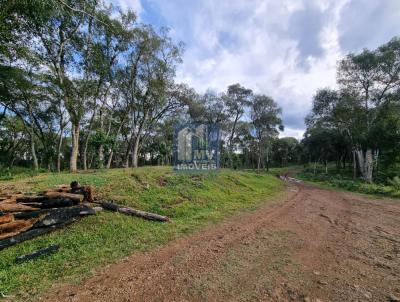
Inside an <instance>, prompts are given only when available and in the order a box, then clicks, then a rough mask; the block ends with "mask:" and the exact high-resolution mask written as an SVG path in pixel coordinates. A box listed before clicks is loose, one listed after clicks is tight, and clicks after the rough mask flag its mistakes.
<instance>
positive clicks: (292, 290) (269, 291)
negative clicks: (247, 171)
mask: <svg viewBox="0 0 400 302" xmlns="http://www.w3.org/2000/svg"><path fill="white" fill-rule="evenodd" d="M399 297H400V202H398V201H393V200H387V199H371V198H368V197H364V196H360V195H356V194H351V193H345V192H337V191H333V190H326V189H321V188H316V187H312V186H308V185H304V184H295V185H290V186H289V187H288V192H287V194H286V197H285V198H283V200H281V201H280V202H278V203H275V204H273V205H266V206H264V207H263V208H260V209H259V210H257V211H254V212H250V213H244V214H240V215H237V216H235V217H231V218H229V219H228V220H226V221H225V222H223V223H221V224H218V225H215V226H211V227H209V228H208V229H207V230H205V231H202V232H199V233H197V234H194V235H191V236H188V237H186V238H183V239H180V240H176V241H173V242H171V243H170V244H168V245H167V246H164V247H161V248H159V249H156V250H154V251H151V252H147V253H137V254H134V255H132V256H130V257H127V258H126V259H124V260H122V261H120V262H119V263H117V264H114V265H111V266H109V267H106V268H105V269H104V271H103V272H102V273H101V274H98V275H96V276H94V277H92V278H90V279H89V280H87V281H86V282H85V283H84V284H81V285H77V286H71V285H63V286H61V287H60V286H58V287H57V288H55V289H54V290H53V293H52V294H51V295H49V296H47V297H45V298H43V300H46V301H107V302H110V301H397V300H396V299H397V298H399ZM399 301H400V300H399Z"/></svg>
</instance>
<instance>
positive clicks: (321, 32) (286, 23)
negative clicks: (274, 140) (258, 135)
mask: <svg viewBox="0 0 400 302" xmlns="http://www.w3.org/2000/svg"><path fill="white" fill-rule="evenodd" d="M110 1H112V2H114V3H115V4H118V5H120V6H121V7H122V8H123V9H127V8H130V9H133V10H134V11H136V12H137V14H138V17H139V21H140V22H143V23H150V24H152V25H153V26H155V27H158V28H161V27H168V28H170V35H171V37H172V38H173V39H174V41H176V42H179V41H182V42H183V43H184V44H185V52H184V55H183V63H182V64H181V65H180V66H179V68H178V71H177V78H176V81H177V82H183V83H186V84H188V85H189V86H191V87H193V88H195V89H196V90H197V91H198V92H199V93H202V92H205V91H206V90H208V89H211V90H214V91H217V92H222V91H225V90H226V88H227V86H228V85H230V84H235V83H240V84H241V85H243V86H245V87H246V88H251V89H253V91H254V92H255V93H262V94H266V95H268V96H271V97H273V98H274V99H275V100H276V101H277V103H278V104H279V105H280V106H281V108H282V111H283V113H282V118H283V122H284V125H285V131H284V132H283V133H282V134H281V136H294V137H296V138H298V139H300V138H301V137H302V135H303V133H304V130H305V125H304V117H305V116H306V115H307V114H308V113H309V111H310V109H311V104H312V97H313V95H314V94H315V92H316V90H317V89H318V88H324V87H331V88H335V87H336V65H337V61H338V60H339V59H340V58H342V57H344V56H345V55H346V54H348V53H349V52H359V51H361V50H362V49H363V48H369V49H374V48H376V47H378V46H379V45H381V44H383V43H385V42H387V41H389V40H390V39H391V38H393V37H394V36H396V35H399V36H400V0H110Z"/></svg>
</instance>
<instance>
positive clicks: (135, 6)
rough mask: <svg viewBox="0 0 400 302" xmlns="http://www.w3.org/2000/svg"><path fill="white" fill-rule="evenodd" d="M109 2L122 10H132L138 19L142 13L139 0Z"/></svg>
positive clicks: (113, 0)
mask: <svg viewBox="0 0 400 302" xmlns="http://www.w3.org/2000/svg"><path fill="white" fill-rule="evenodd" d="M110 2H112V3H114V4H116V5H118V6H120V7H121V8H122V9H123V10H127V9H132V10H133V11H135V12H136V13H137V15H138V17H140V14H141V13H142V12H143V6H142V3H141V2H140V0H110Z"/></svg>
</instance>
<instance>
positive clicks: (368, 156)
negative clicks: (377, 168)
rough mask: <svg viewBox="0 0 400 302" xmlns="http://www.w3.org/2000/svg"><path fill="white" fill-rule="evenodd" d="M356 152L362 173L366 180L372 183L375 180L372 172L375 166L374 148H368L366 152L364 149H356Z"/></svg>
mask: <svg viewBox="0 0 400 302" xmlns="http://www.w3.org/2000/svg"><path fill="white" fill-rule="evenodd" d="M356 154H357V158H358V164H359V167H360V172H361V175H362V176H363V178H364V180H365V181H366V182H369V183H372V180H373V177H372V172H373V166H374V160H373V155H372V150H371V149H367V150H366V152H364V151H363V150H356Z"/></svg>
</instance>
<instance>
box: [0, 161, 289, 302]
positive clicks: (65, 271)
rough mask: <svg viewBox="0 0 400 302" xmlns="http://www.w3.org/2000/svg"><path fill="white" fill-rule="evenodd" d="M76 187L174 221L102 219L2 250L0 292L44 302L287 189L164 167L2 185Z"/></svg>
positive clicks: (248, 177) (256, 179) (249, 176)
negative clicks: (65, 286) (50, 249)
mask: <svg viewBox="0 0 400 302" xmlns="http://www.w3.org/2000/svg"><path fill="white" fill-rule="evenodd" d="M72 180H78V181H79V182H80V183H81V184H92V185H95V186H96V190H97V194H98V195H99V196H100V197H101V198H104V199H112V200H115V201H117V202H118V203H121V204H126V205H129V206H133V207H136V208H139V209H142V210H145V211H151V212H156V213H159V214H162V215H168V216H169V217H171V219H172V222H171V223H157V222H149V221H145V220H142V219H140V218H135V217H130V216H125V215H121V214H117V213H109V212H101V213H99V214H98V215H96V216H91V217H86V218H83V219H82V220H80V221H79V222H77V223H75V224H73V225H71V226H69V227H67V228H65V229H63V230H59V231H56V232H54V233H51V234H49V235H45V236H42V237H39V238H36V239H34V240H30V241H27V242H24V243H22V244H18V245H16V246H14V247H10V248H7V249H5V250H3V251H0V292H2V293H3V294H7V295H10V294H12V295H14V297H15V299H16V300H24V301H26V300H30V299H34V298H35V297H37V296H39V295H40V294H41V293H43V291H44V290H45V289H46V288H49V287H50V286H51V285H52V284H54V283H59V282H71V283H77V282H80V281H81V280H82V279H84V278H86V277H88V276H90V275H91V274H93V273H94V272H95V271H97V270H99V269H101V267H103V266H104V265H105V264H108V263H112V262H115V261H117V260H118V259H120V258H122V257H124V256H126V255H129V254H131V253H133V252H135V251H145V250H149V249H151V248H154V247H156V246H159V245H162V244H165V243H166V242H168V241H171V240H173V239H175V238H177V237H179V236H183V235H184V234H188V233H191V232H194V231H196V230H198V229H200V228H201V227H204V226H206V225H209V224H212V223H216V222H218V221H220V220H221V219H223V218H224V217H227V216H229V215H232V214H233V213H235V212H237V211H239V210H244V209H255V208H257V206H258V205H260V204H261V203H263V202H265V201H266V200H272V199H273V198H274V197H276V196H277V195H279V193H280V192H281V191H282V186H283V184H282V183H281V182H280V181H279V180H278V179H276V178H275V177H273V176H271V175H265V174H256V173H254V172H245V171H230V170H222V171H220V172H217V173H211V174H199V175H194V174H176V173H174V172H173V171H172V170H171V169H170V168H167V167H144V168H138V169H135V170H132V169H112V170H103V171H92V172H86V173H78V174H68V173H60V174H55V173H54V174H53V173H45V174H38V175H36V176H32V177H25V178H24V177H19V178H16V179H14V180H13V181H2V182H0V188H1V187H2V186H10V185H11V186H15V189H16V190H21V191H29V192H31V191H34V192H35V191H36V192H38V191H41V190H43V189H46V188H49V187H52V186H55V185H59V184H68V183H69V182H71V181H72ZM50 244H60V246H61V248H60V251H59V252H58V253H55V254H52V255H48V256H45V257H43V258H40V259H37V260H33V261H29V262H26V263H22V264H16V263H15V257H16V256H18V255H21V254H25V253H28V252H31V251H33V250H35V249H38V248H42V247H45V246H48V245H50Z"/></svg>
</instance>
